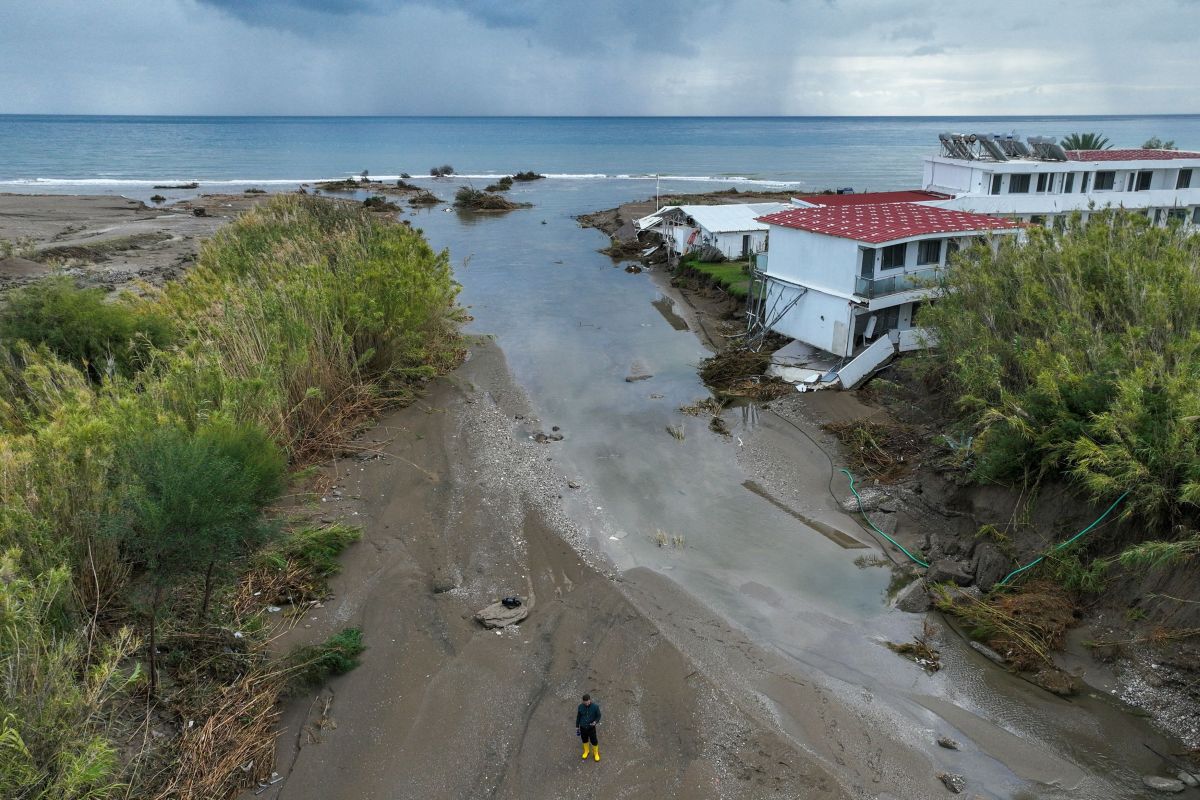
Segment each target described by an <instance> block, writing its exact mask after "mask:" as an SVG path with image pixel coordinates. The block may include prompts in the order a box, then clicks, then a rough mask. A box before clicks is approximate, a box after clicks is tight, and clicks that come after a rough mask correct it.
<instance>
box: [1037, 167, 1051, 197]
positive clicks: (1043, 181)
mask: <svg viewBox="0 0 1200 800" xmlns="http://www.w3.org/2000/svg"><path fill="white" fill-rule="evenodd" d="M1037 190H1038V192H1039V193H1040V194H1045V193H1046V192H1051V191H1054V176H1053V175H1051V174H1050V173H1049V172H1040V173H1038V180H1037Z"/></svg>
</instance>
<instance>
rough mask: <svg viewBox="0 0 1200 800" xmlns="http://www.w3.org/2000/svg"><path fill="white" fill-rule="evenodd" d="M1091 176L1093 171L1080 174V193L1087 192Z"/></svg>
mask: <svg viewBox="0 0 1200 800" xmlns="http://www.w3.org/2000/svg"><path fill="white" fill-rule="evenodd" d="M1089 177H1091V173H1089V172H1085V173H1083V174H1082V175H1080V176H1079V193H1080V194H1087V190H1088V178H1089Z"/></svg>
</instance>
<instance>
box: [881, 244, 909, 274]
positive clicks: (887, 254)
mask: <svg viewBox="0 0 1200 800" xmlns="http://www.w3.org/2000/svg"><path fill="white" fill-rule="evenodd" d="M907 249H908V245H906V244H893V245H891V246H889V247H885V248H883V254H882V256H881V259H882V260H881V263H880V265H879V268H880V269H896V268H897V267H903V266H904V251H905V250H907Z"/></svg>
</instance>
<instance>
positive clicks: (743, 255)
mask: <svg viewBox="0 0 1200 800" xmlns="http://www.w3.org/2000/svg"><path fill="white" fill-rule="evenodd" d="M790 207H791V206H790V204H788V203H727V204H723V205H712V206H666V207H664V208H661V209H659V210H658V211H656V212H654V213H653V214H651V215H650V216H647V217H643V218H642V219H639V220H638V221H637V222H635V223H634V225H635V226H636V227H637V228H638V229H639V230H643V231H653V232H655V233H657V234H658V235H659V236H661V237H662V238H663V240H664V241H666V242H667V244H668V245H669V246H670V247H671V250H672V252H673V253H675V254H678V255H686V254H687V253H689V252H691V251H693V250H698V249H700V248H702V247H704V246H706V245H708V246H711V247H715V248H716V249H717V250H719V251H721V254H722V255H723V256H725V258H727V259H729V260H730V261H741V260H744V259H747V258H750V257H751V256H753V255H754V254H755V253H761V252H763V251H764V250H766V249H767V226H766V225H765V224H763V223H762V222H759V221H758V217H761V216H763V215H765V214H772V213H775V212H777V211H782V210H785V209H787V208H790Z"/></svg>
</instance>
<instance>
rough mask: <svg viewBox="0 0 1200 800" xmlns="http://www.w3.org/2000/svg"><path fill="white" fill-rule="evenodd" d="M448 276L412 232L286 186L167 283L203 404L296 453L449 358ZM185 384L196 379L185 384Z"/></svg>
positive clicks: (452, 338) (453, 311) (452, 346)
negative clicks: (214, 365)
mask: <svg viewBox="0 0 1200 800" xmlns="http://www.w3.org/2000/svg"><path fill="white" fill-rule="evenodd" d="M457 294H458V285H457V284H456V283H455V282H454V280H453V278H452V274H451V269H450V263H449V258H448V256H447V254H446V253H445V252H442V253H436V252H434V251H433V250H432V249H431V248H430V247H429V245H428V244H427V243H426V241H425V239H424V238H423V237H422V236H421V234H420V233H419V232H418V231H414V230H412V229H411V228H409V227H407V226H403V225H396V224H393V223H391V222H390V221H388V220H378V219H374V218H372V216H371V215H370V214H369V213H366V212H364V211H363V210H361V209H356V208H353V207H350V206H347V205H346V204H339V203H333V202H329V201H326V200H322V199H320V198H314V197H305V196H295V195H283V196H279V197H275V198H272V199H271V200H270V201H269V202H267V203H265V204H263V205H261V206H258V207H257V208H255V209H253V210H251V211H249V212H247V213H246V214H244V215H242V216H241V217H239V218H238V219H237V220H236V221H235V222H234V223H232V224H231V225H229V226H227V227H226V228H224V229H223V230H222V231H221V232H220V233H218V234H217V235H216V236H214V237H213V238H212V239H210V240H208V241H207V242H205V244H204V246H203V247H202V248H201V251H200V258H199V263H198V264H197V266H196V268H195V269H193V270H192V271H191V272H190V273H189V274H188V276H187V277H186V278H185V280H184V281H182V282H181V283H179V284H177V285H172V286H170V287H169V288H168V291H167V302H166V306H167V308H168V309H170V310H172V311H173V312H174V313H175V314H177V315H179V316H180V317H182V318H184V319H188V320H191V321H192V322H191V325H190V329H189V338H191V339H194V340H195V341H196V342H198V343H199V342H203V350H202V351H200V350H197V352H195V354H194V359H195V364H194V366H195V367H196V368H198V369H199V368H202V365H203V363H204V362H205V361H208V360H213V359H215V360H216V361H217V362H219V364H220V369H219V374H218V375H215V376H212V377H211V379H210V378H204V377H202V376H200V375H196V374H190V377H189V375H181V376H179V377H180V378H181V379H183V380H191V379H202V380H204V381H205V382H206V383H209V382H210V380H211V381H215V384H210V386H209V388H208V389H206V390H205V391H209V392H212V393H213V394H214V395H215V396H213V397H212V398H211V400H212V402H215V403H218V404H222V405H229V406H231V407H232V408H233V409H234V413H235V414H236V416H237V417H238V418H239V419H243V420H248V421H254V422H258V423H260V424H261V425H263V426H264V427H265V428H266V429H267V430H268V431H269V432H270V433H271V434H272V435H273V436H274V437H275V438H276V439H277V440H278V441H280V442H281V443H283V445H284V446H285V448H286V449H287V450H288V452H289V453H290V454H291V455H293V456H295V457H299V458H300V459H301V460H303V459H305V458H307V457H309V456H310V455H314V454H325V453H327V452H328V451H329V450H330V449H332V448H333V447H334V446H335V445H336V443H337V441H338V440H339V438H340V436H341V435H342V433H343V432H344V431H345V430H346V429H347V428H348V427H349V426H350V425H352V424H353V423H354V421H355V420H356V419H357V418H358V417H360V416H361V414H362V413H365V412H369V411H372V410H374V409H376V408H377V407H378V403H379V399H380V397H381V394H382V395H391V396H399V397H404V396H408V395H410V394H411V392H412V390H413V387H414V386H415V385H418V384H419V383H420V382H421V381H423V380H426V379H428V378H430V377H432V376H433V375H435V374H437V373H438V372H440V371H443V370H445V369H446V368H448V367H450V366H452V365H453V364H454V363H456V361H457V358H458V356H459V353H460V340H459V337H458V330H457V326H458V320H459V318H460V312H459V310H458V309H457V307H456V305H455V302H454V301H455V297H456V296H457ZM185 393H186V394H187V395H195V394H196V393H197V390H196V388H195V387H189V388H187V389H186V391H185Z"/></svg>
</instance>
